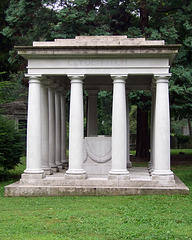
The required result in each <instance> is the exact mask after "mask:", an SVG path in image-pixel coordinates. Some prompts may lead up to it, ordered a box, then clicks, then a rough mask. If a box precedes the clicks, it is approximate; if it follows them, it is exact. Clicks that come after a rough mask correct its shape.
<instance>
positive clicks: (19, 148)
mask: <svg viewBox="0 0 192 240" xmlns="http://www.w3.org/2000/svg"><path fill="white" fill-rule="evenodd" d="M20 139H21V134H20V133H19V131H18V130H16V129H15V124H14V122H12V121H10V120H8V119H6V118H5V117H3V116H1V115H0V149H1V152H0V172H5V171H7V170H11V169H14V168H15V166H17V165H18V164H19V163H20V157H21V156H22V153H23V145H22V143H21V141H20Z"/></svg>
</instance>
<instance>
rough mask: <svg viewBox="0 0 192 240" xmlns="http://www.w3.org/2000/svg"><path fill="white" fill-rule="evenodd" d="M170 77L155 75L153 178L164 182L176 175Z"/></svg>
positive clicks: (170, 180)
mask: <svg viewBox="0 0 192 240" xmlns="http://www.w3.org/2000/svg"><path fill="white" fill-rule="evenodd" d="M169 77H170V76H166V75H159V76H155V79H156V103H155V123H154V124H155V125H154V131H155V132H154V153H153V154H154V155H153V156H154V159H153V160H154V171H153V172H152V178H153V179H154V180H156V179H158V180H159V179H162V180H163V182H165V180H166V182H167V181H168V182H173V180H174V176H173V173H172V171H171V170H170V113H169V87H168V83H169Z"/></svg>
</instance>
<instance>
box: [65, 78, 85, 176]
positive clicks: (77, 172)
mask: <svg viewBox="0 0 192 240" xmlns="http://www.w3.org/2000/svg"><path fill="white" fill-rule="evenodd" d="M69 78H70V80H71V96H70V117H69V169H68V170H67V172H66V177H68V178H86V171H85V170H84V169H83V139H84V117H83V79H84V76H83V75H80V76H79V75H73V76H69Z"/></svg>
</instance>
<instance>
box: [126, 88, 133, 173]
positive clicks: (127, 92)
mask: <svg viewBox="0 0 192 240" xmlns="http://www.w3.org/2000/svg"><path fill="white" fill-rule="evenodd" d="M126 108H127V112H126V113H127V167H128V168H131V167H132V162H131V160H130V154H129V152H130V124H129V91H126Z"/></svg>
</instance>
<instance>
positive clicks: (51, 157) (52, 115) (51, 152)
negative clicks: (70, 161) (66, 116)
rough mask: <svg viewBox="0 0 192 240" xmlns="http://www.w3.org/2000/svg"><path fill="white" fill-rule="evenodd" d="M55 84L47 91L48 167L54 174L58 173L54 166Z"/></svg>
mask: <svg viewBox="0 0 192 240" xmlns="http://www.w3.org/2000/svg"><path fill="white" fill-rule="evenodd" d="M54 89H55V84H51V85H50V86H49V89H48V102H49V166H50V167H51V169H52V170H53V171H54V172H57V171H58V167H57V165H56V164H55V90H54Z"/></svg>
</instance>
